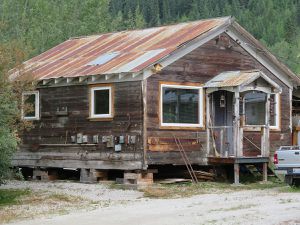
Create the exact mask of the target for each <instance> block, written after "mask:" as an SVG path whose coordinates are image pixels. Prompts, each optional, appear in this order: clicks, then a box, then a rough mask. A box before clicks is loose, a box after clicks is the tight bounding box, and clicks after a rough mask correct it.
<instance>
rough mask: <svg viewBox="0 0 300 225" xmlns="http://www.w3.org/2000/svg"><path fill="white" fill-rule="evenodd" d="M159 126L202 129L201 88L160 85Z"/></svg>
mask: <svg viewBox="0 0 300 225" xmlns="http://www.w3.org/2000/svg"><path fill="white" fill-rule="evenodd" d="M160 122H161V126H172V127H174V126H175V127H203V88H202V87H199V86H188V85H171V84H161V86H160Z"/></svg>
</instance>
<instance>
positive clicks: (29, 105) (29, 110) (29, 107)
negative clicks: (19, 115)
mask: <svg viewBox="0 0 300 225" xmlns="http://www.w3.org/2000/svg"><path fill="white" fill-rule="evenodd" d="M24 99H25V101H24V111H25V113H24V115H25V117H35V94H32V95H25V96H24Z"/></svg>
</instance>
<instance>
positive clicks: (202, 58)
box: [147, 34, 291, 164]
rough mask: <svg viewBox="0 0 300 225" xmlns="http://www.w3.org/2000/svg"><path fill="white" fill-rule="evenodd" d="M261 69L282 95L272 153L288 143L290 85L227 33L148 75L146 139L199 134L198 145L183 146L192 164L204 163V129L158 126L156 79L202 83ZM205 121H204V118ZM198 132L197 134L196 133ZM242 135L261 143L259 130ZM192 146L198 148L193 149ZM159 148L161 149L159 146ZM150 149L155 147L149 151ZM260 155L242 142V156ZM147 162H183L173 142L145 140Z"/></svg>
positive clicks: (271, 139)
mask: <svg viewBox="0 0 300 225" xmlns="http://www.w3.org/2000/svg"><path fill="white" fill-rule="evenodd" d="M250 69H261V70H263V72H264V73H265V74H266V75H267V76H269V77H270V78H271V79H272V80H274V81H275V82H276V83H277V84H279V85H280V86H281V87H282V94H281V111H280V113H281V119H280V123H281V130H280V131H271V134H270V142H271V152H272V151H274V150H275V149H276V148H277V147H278V146H280V145H287V144H290V141H291V133H290V128H289V122H290V120H289V119H290V105H289V88H288V87H287V86H286V85H285V84H284V83H282V82H281V81H280V80H279V79H277V78H276V77H275V76H274V75H273V74H271V73H270V72H269V71H268V70H266V68H264V67H263V66H262V65H261V64H260V63H259V62H258V61H256V60H255V59H254V58H253V57H251V56H250V55H249V54H248V53H247V52H246V51H245V50H244V49H242V48H241V47H239V46H238V45H237V44H236V43H235V42H234V41H233V40H232V39H230V38H229V37H228V36H227V35H226V34H223V35H222V37H221V38H220V39H219V40H218V41H216V40H211V41H209V42H208V43H206V44H205V45H203V46H201V47H199V48H198V49H196V50H194V51H192V52H190V53H189V54H187V55H185V56H184V57H182V58H181V59H179V60H177V61H176V62H174V63H172V64H171V65H169V66H167V67H166V68H163V70H162V71H161V72H159V73H158V74H156V75H153V76H151V77H149V78H148V81H147V83H148V89H147V93H148V99H147V102H148V105H149V106H150V107H148V112H147V135H148V139H149V138H160V137H169V138H170V137H172V136H173V134H175V135H178V136H183V137H191V136H192V135H198V137H199V142H200V144H199V145H185V149H186V150H187V151H188V152H189V154H190V158H191V160H192V162H194V163H200V164H205V163H206V158H205V157H206V132H205V130H203V131H201V130H197V131H196V130H193V129H191V130H183V129H180V128H178V129H175V130H174V129H169V130H167V129H160V127H159V96H158V93H159V82H160V81H164V82H170V81H172V82H196V83H202V84H204V83H205V82H207V81H208V80H210V79H211V78H212V77H214V76H216V75H217V74H219V73H221V72H224V71H233V70H250ZM204 121H205V120H204ZM196 132H198V134H196ZM244 135H245V136H247V137H248V138H249V139H251V140H252V141H253V142H254V143H256V144H257V145H260V132H246V131H245V132H244ZM195 146H197V147H198V149H195ZM160 147H161V151H159V148H160ZM152 149H155V151H154V150H152ZM258 154H260V153H259V152H257V151H256V150H255V148H254V147H253V146H251V145H249V144H248V143H247V142H246V141H244V155H246V156H250V155H255V156H256V155H258ZM147 155H148V158H147V159H148V163H149V164H168V163H170V164H183V161H182V159H181V156H180V154H179V152H178V151H177V148H176V146H175V145H174V144H169V145H168V147H166V145H165V146H163V145H161V146H156V147H153V145H151V143H148V154H147Z"/></svg>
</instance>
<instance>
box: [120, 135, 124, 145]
mask: <svg viewBox="0 0 300 225" xmlns="http://www.w3.org/2000/svg"><path fill="white" fill-rule="evenodd" d="M119 143H120V144H124V143H125V138H124V136H120V137H119Z"/></svg>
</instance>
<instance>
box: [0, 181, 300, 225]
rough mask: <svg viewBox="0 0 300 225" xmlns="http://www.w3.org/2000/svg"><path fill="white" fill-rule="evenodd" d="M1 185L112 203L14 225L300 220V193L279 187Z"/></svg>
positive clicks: (224, 222)
mask: <svg viewBox="0 0 300 225" xmlns="http://www.w3.org/2000/svg"><path fill="white" fill-rule="evenodd" d="M4 187H5V188H8V187H10V188H24V187H29V188H32V189H34V190H44V189H47V190H48V191H59V192H60V193H66V194H72V195H74V194H75V195H79V196H81V197H85V198H89V199H93V200H94V198H96V199H97V200H99V201H101V200H106V201H107V200H109V201H112V202H115V204H109V205H106V206H97V207H96V208H94V209H93V210H88V211H82V210H74V211H72V212H71V213H70V214H68V215H60V216H57V215H56V216H52V217H48V218H39V219H35V220H26V221H22V222H15V223H12V224H14V225H40V224H43V225H57V224H63V225H102V224H103V225H117V224H122V225H135V224H137V225H140V224H143V225H152V224H159V225H169V224H171V225H177V224H178V225H182V224H183V225H194V224H195V225H196V224H197V225H199V224H300V193H299V192H298V193H296V192H295V193H292V192H290V193H282V192H280V191H278V189H267V190H243V191H232V192H225V193H217V194H202V195H196V196H193V197H188V198H177V199H149V198H143V197H142V193H141V192H138V191H123V190H112V189H108V188H107V187H106V186H105V185H100V184H96V185H90V184H79V183H61V182H55V183H40V182H13V183H9V184H8V185H7V186H4ZM92 192H93V193H92Z"/></svg>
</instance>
